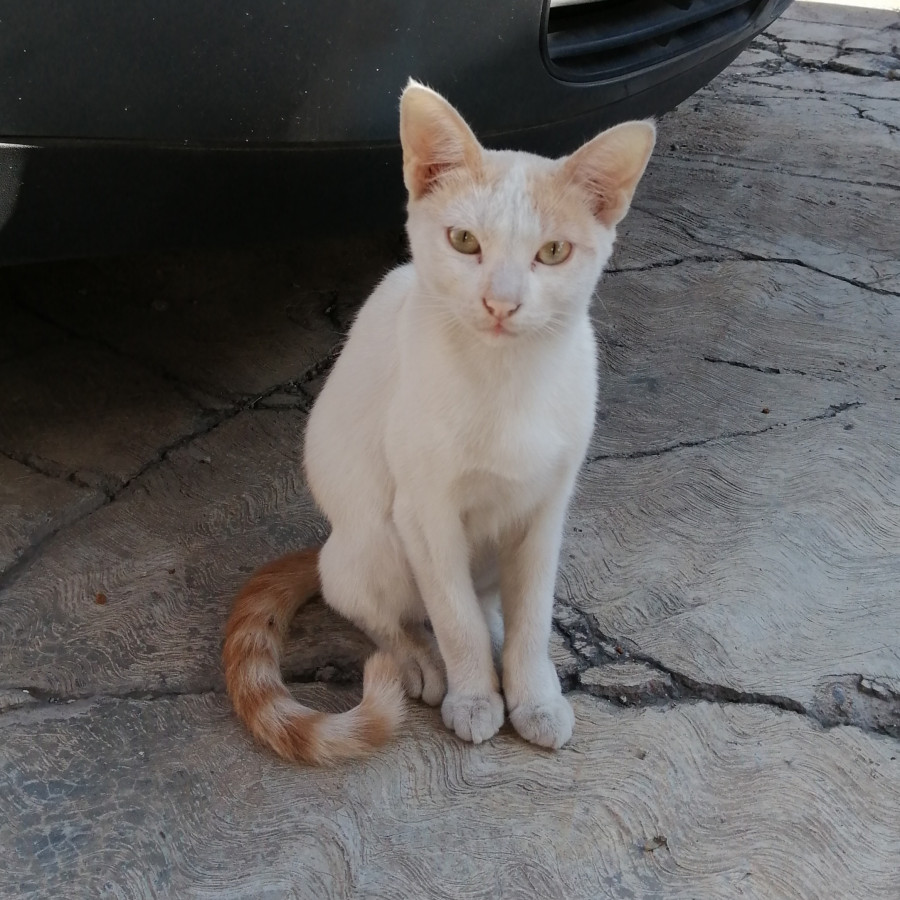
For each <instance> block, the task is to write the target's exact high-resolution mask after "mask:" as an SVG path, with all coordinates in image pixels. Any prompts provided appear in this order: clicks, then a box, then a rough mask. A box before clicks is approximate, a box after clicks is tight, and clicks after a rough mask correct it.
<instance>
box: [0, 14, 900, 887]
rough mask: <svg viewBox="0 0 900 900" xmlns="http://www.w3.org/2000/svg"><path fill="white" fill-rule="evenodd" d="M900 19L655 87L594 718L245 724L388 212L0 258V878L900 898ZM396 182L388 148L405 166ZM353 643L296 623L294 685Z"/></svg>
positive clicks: (624, 251)
mask: <svg viewBox="0 0 900 900" xmlns="http://www.w3.org/2000/svg"><path fill="white" fill-rule="evenodd" d="M898 24H900V15H898V14H897V13H889V12H878V11H874V10H865V9H857V10H846V9H843V8H841V7H836V6H821V5H812V4H806V3H797V4H795V5H794V6H793V7H792V8H791V9H790V10H789V12H788V14H787V15H786V16H785V17H784V18H783V19H781V20H780V21H779V22H778V23H776V25H775V26H774V27H773V29H772V30H771V31H770V32H769V33H768V34H766V35H763V36H762V37H761V38H760V39H759V40H758V41H756V42H755V43H754V45H753V46H752V47H751V48H749V49H748V50H747V52H745V53H744V54H743V55H742V56H741V57H740V58H739V59H738V60H736V62H735V64H734V65H733V66H732V67H731V68H730V69H729V70H728V71H726V72H725V73H724V74H723V75H722V76H721V77H720V78H718V79H717V80H716V81H715V82H714V83H713V84H712V85H710V86H709V87H708V88H707V89H705V90H703V91H701V92H700V93H699V94H698V95H696V96H695V97H694V98H692V99H691V100H690V101H688V102H687V103H685V104H684V105H683V106H682V108H680V109H679V110H677V111H675V112H674V113H673V114H671V115H670V116H668V117H667V118H665V119H664V120H663V121H662V123H661V128H660V143H659V151H658V154H657V156H656V157H655V158H654V161H653V164H652V166H651V169H650V171H649V172H648V175H647V178H646V180H645V182H644V184H643V185H642V187H641V190H640V192H639V196H638V197H637V198H636V203H635V208H634V210H633V212H632V214H631V215H630V216H629V218H628V219H626V221H625V222H624V223H623V226H622V227H621V229H620V244H619V247H618V249H617V251H616V254H615V257H614V259H613V261H612V264H611V266H610V269H609V272H608V274H607V276H606V278H605V280H604V282H603V284H602V285H601V290H600V292H599V295H598V302H597V304H596V309H595V322H596V326H597V332H598V340H599V345H600V350H601V380H600V397H599V407H598V427H597V431H596V434H595V436H594V440H593V443H592V447H591V451H590V456H589V462H588V464H587V465H586V467H585V470H584V473H583V477H582V479H581V482H580V484H579V489H578V493H577V496H576V498H575V502H574V503H573V508H572V510H571V514H570V516H569V522H568V525H567V530H566V534H565V540H564V547H563V553H562V560H561V567H560V576H559V581H558V584H557V604H556V614H555V620H554V629H553V638H552V644H551V649H552V655H553V658H554V661H555V663H556V665H557V669H558V671H559V673H560V677H561V679H562V681H563V684H564V686H565V689H566V690H567V692H568V694H569V696H570V698H571V699H572V701H573V704H574V706H575V710H576V716H577V726H576V732H575V736H574V738H573V741H572V743H571V744H570V745H569V746H567V747H566V748H564V749H563V750H562V751H561V752H559V753H558V754H545V753H543V752H538V751H536V750H535V749H533V748H531V747H528V746H526V745H524V744H523V743H522V742H521V741H519V740H518V739H517V738H516V736H515V734H514V733H513V732H512V731H511V730H510V729H509V728H508V727H506V728H504V730H503V731H502V732H501V734H500V735H499V736H498V737H497V738H496V739H495V740H494V741H491V742H489V743H488V744H486V745H482V746H480V747H471V746H467V745H463V744H462V743H460V742H459V741H457V740H456V739H455V738H454V737H452V736H451V735H449V734H448V733H447V732H446V730H445V729H444V728H443V726H442V724H441V723H440V717H439V715H437V714H436V713H435V712H433V711H431V710H427V709H423V708H418V707H416V708H414V710H413V712H412V715H411V717H410V720H409V721H408V723H407V724H406V726H405V727H404V730H403V733H402V735H401V736H400V738H399V740H398V742H397V743H396V744H395V745H393V746H392V747H390V748H388V749H386V750H385V751H384V752H382V753H379V754H378V755H376V756H375V757H373V758H372V759H370V760H368V761H365V762H363V763H360V764H354V765H351V766H346V767H343V768H341V769H337V770H330V771H329V770H317V771H307V770H303V771H301V770H298V769H296V768H294V767H290V766H286V765H283V764H281V763H279V762H277V761H276V760H274V759H272V758H271V757H270V756H269V755H267V754H266V753H263V752H262V751H260V750H259V749H258V748H256V747H254V746H253V744H252V742H251V741H250V740H248V738H247V737H246V735H245V734H244V732H243V731H242V730H241V729H240V728H239V727H238V725H237V724H236V722H235V721H234V719H233V717H232V716H231V714H230V712H229V709H228V704H227V699H226V698H225V696H224V694H223V689H224V685H223V679H222V675H221V670H220V662H219V653H220V642H221V630H222V626H223V624H224V621H225V618H226V616H227V611H228V604H229V600H230V598H231V597H232V596H233V594H234V592H235V590H236V588H237V587H238V585H239V584H240V582H241V580H242V579H243V578H244V577H246V574H247V573H248V572H249V571H251V570H252V569H253V568H254V567H255V566H256V565H257V564H258V563H260V562H261V561H263V560H265V559H268V558H270V557H272V556H274V555H276V554H278V553H280V552H283V551H284V550H286V549H288V548H290V547H295V546H298V545H302V544H306V543H310V542H313V541H316V540H319V539H321V537H322V536H323V534H324V523H323V522H322V520H321V518H320V517H319V516H318V514H317V512H316V510H315V509H314V507H313V505H312V503H311V501H310V498H309V495H308V493H307V492H306V489H305V486H304V484H303V480H302V473H301V472H300V470H299V466H298V460H299V445H300V440H301V435H302V432H303V427H304V424H305V420H306V415H307V414H308V411H309V407H310V404H311V402H312V400H313V399H314V397H315V395H316V393H317V391H318V389H319V387H320V386H321V384H322V381H323V380H324V378H325V377H326V376H327V373H328V370H329V369H330V366H331V365H332V364H333V361H334V359H335V357H336V355H337V353H338V352H339V349H340V341H341V337H342V334H343V333H344V332H345V331H346V328H347V325H348V323H349V322H350V321H351V318H352V315H353V313H354V310H355V309H356V307H357V306H358V304H359V302H360V301H361V300H362V299H363V298H364V297H365V295H366V293H367V292H368V290H369V289H370V288H371V286H372V285H373V284H374V283H375V281H376V280H377V279H378V278H379V277H380V275H381V274H382V273H383V272H384V271H385V269H386V268H388V267H389V266H391V265H393V264H394V263H395V262H396V260H397V259H398V258H400V256H401V255H402V252H403V251H402V244H401V242H400V239H399V237H398V236H396V235H390V236H385V237H383V238H382V237H376V238H371V239H366V240H359V241H357V242H355V243H354V242H350V241H336V242H332V243H327V242H323V243H321V244H317V245H315V246H311V245H309V244H307V245H304V246H302V247H298V248H294V249H293V250H289V251H288V250H274V249H273V250H267V251H242V252H236V253H228V254H205V255H196V254H195V255H178V254H174V255H167V256H164V257H155V258H152V259H140V260H123V261H109V262H92V263H65V264H58V265H50V266H40V267H31V268H22V269H11V270H7V271H3V272H0V292H2V301H0V377H2V383H3V384H4V386H5V388H6V389H5V390H4V392H3V394H2V396H0V502H2V505H3V516H2V520H0V734H2V738H0V772H2V777H3V788H2V790H0V897H11V898H12V897H17V898H18V897H27V898H45V897H56V896H66V897H96V896H104V897H105V896H110V897H122V898H130V897H177V898H182V897H186V898H188V897H189V898H194V897H196V898H200V897H216V898H221V897H234V898H262V897H271V898H275V897H303V898H310V900H313V898H315V900H321V898H324V897H348V898H349V897H384V898H387V897H391V898H395V897H444V898H456V897H462V896H465V897H484V898H488V897H499V896H503V897H560V898H566V900H571V898H597V897H609V898H620V897H635V898H638V897H664V898H668V897H672V898H675V897H694V898H701V897H702V898H707V897H708V898H717V900H718V898H730V897H748V896H749V897H761V898H782V897H783V898H788V897H791V898H794V897H809V898H817V900H818V898H822V897H841V898H860V900H862V898H865V900H869V898H880V897H884V898H891V900H894V898H896V896H897V887H896V885H897V877H896V871H897V869H896V859H897V854H898V853H900V825H898V819H897V812H896V810H897V809H898V806H900V763H898V759H897V757H898V750H900V746H898V741H900V650H898V648H900V607H898V604H897V602H896V585H897V584H898V582H900V552H898V549H900V504H898V499H897V498H898V496H900V493H898V488H900V430H898V424H897V423H898V407H897V402H898V400H900V376H898V369H897V348H898V343H900V318H898V312H897V298H898V296H900V239H898V237H897V229H896V222H895V220H896V213H895V211H894V207H895V206H896V202H897V199H896V198H897V191H898V190H900V181H898V159H900V155H898V150H900V143H898V141H900V138H898V133H897V129H898V125H900V106H898V105H897V101H898V100H900V81H897V80H895V76H894V75H893V74H892V73H893V72H894V69H895V68H896V59H897V49H896V43H897V35H898V33H900V32H898ZM398 177H399V176H398ZM370 650H371V647H370V645H369V644H368V642H367V640H366V639H365V638H364V637H362V636H361V635H360V634H359V633H357V632H356V631H355V630H354V629H353V628H351V627H350V626H349V625H347V624H346V623H344V622H342V621H340V620H339V619H338V618H337V617H336V616H334V615H333V614H332V613H331V612H330V611H329V610H328V609H327V608H325V607H324V606H323V605H322V604H320V603H313V604H311V605H310V606H309V607H308V608H307V609H306V610H304V612H303V614H302V615H301V616H300V617H298V620H297V622H296V626H295V629H294V631H293V633H292V636H291V639H290V642H289V647H288V653H287V657H286V660H285V666H284V669H285V676H286V678H287V680H288V682H289V683H290V684H291V686H292V690H294V691H295V692H296V693H297V694H298V696H303V697H307V698H308V699H310V701H311V702H314V703H315V704H316V705H318V706H321V707H322V708H342V707H344V706H346V705H347V704H349V703H352V702H353V701H354V698H355V697H357V696H358V685H359V678H360V671H361V664H362V661H363V660H364V659H365V657H366V655H367V654H368V653H369V652H370Z"/></svg>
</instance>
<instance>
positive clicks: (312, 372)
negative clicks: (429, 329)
mask: <svg viewBox="0 0 900 900" xmlns="http://www.w3.org/2000/svg"><path fill="white" fill-rule="evenodd" d="M336 357H337V351H336V350H335V348H332V349H331V350H329V352H328V354H327V355H326V356H325V357H324V358H323V359H320V360H318V361H317V362H315V363H313V364H312V365H311V366H310V367H309V368H308V369H307V370H306V371H305V372H304V373H303V374H302V375H301V376H299V378H293V379H290V380H288V381H286V382H283V383H281V384H276V385H273V386H272V387H270V388H267V389H266V390H265V391H263V392H262V393H260V394H257V395H255V396H253V397H249V398H243V399H241V400H239V401H237V402H234V403H233V404H232V405H231V406H230V407H228V408H226V409H220V410H214V411H206V413H207V415H206V417H205V418H206V421H205V422H203V424H202V425H200V427H198V428H194V429H192V430H191V431H189V432H186V433H185V434H182V435H180V436H179V437H177V438H175V439H174V440H172V441H170V442H169V443H168V444H166V445H164V446H163V447H161V448H160V449H159V450H157V452H156V453H155V454H154V455H153V456H152V457H151V458H150V459H148V460H147V461H146V462H145V463H144V464H143V465H142V466H141V467H140V468H139V469H137V471H135V472H134V474H133V475H130V476H129V477H128V478H125V479H123V480H122V481H121V482H118V483H117V484H116V485H114V486H113V487H106V488H104V489H101V490H102V493H101V495H100V500H99V502H98V503H97V505H96V506H93V507H92V508H90V509H86V510H84V511H82V513H81V514H80V515H77V516H75V517H74V518H72V519H70V520H68V521H64V522H61V523H60V524H59V525H58V526H57V527H56V528H53V529H51V530H48V531H47V532H45V533H44V534H43V536H42V537H41V538H40V539H39V540H38V541H36V542H34V543H33V544H31V545H29V546H28V547H27V548H26V549H25V550H24V551H23V552H22V554H21V555H20V556H19V557H18V558H17V559H16V560H15V562H13V563H11V564H10V565H9V566H7V567H6V568H5V569H4V570H2V571H0V590H4V589H6V588H9V587H11V586H12V585H13V584H14V583H15V582H16V580H17V579H18V578H19V577H21V575H22V574H23V573H24V572H25V571H26V570H27V569H28V568H29V567H30V565H31V564H32V563H33V562H34V560H35V559H36V558H37V556H38V555H39V554H40V551H41V550H42V549H43V547H44V545H45V544H46V543H47V542H48V541H50V540H52V539H53V538H55V537H56V536H57V535H59V534H60V533H61V532H63V531H64V530H66V529H68V528H71V527H72V526H73V525H77V524H78V523H80V522H82V521H84V520H85V519H87V518H88V517H89V516H91V515H93V514H94V513H95V512H97V510H99V509H104V508H105V507H106V506H109V504H111V503H114V502H115V501H116V500H117V499H118V498H119V497H120V496H121V495H122V493H123V492H124V491H125V490H126V489H127V488H128V487H129V486H131V485H132V484H135V483H136V482H138V481H139V480H140V479H141V478H142V477H143V476H144V475H146V474H147V472H150V471H152V470H154V469H156V468H157V467H158V466H160V465H161V464H162V463H164V462H165V461H166V460H167V459H168V458H169V456H171V454H172V453H174V452H176V451H177V450H181V449H183V448H184V447H187V446H189V445H190V444H192V443H193V442H194V441H195V440H197V439H198V438H201V437H205V436H206V435H208V434H211V433H212V432H213V431H215V429H216V428H218V427H219V426H220V425H222V424H224V423H225V422H228V421H230V420H231V419H234V418H235V417H236V416H238V415H240V414H241V413H242V412H245V411H247V410H253V409H256V408H257V406H258V405H259V404H260V402H261V401H263V400H265V399H266V398H267V397H270V396H272V395H273V394H275V393H277V392H278V391H285V390H289V389H292V388H301V387H302V385H303V384H306V383H307V382H309V381H311V380H313V379H314V378H317V377H319V376H320V375H321V374H322V372H323V371H327V370H328V369H330V367H331V366H332V365H333V364H334V359H335V358H336Z"/></svg>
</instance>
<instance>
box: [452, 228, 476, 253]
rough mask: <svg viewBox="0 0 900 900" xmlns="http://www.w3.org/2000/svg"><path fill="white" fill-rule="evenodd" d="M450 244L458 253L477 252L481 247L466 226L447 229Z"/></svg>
mask: <svg viewBox="0 0 900 900" xmlns="http://www.w3.org/2000/svg"><path fill="white" fill-rule="evenodd" d="M447 239H448V240H449V241H450V246H451V247H452V248H453V249H454V250H458V251H459V252H460V253H468V254H472V253H477V252H478V251H479V250H480V249H481V244H479V243H478V238H477V237H475V235H474V234H472V232H471V231H469V230H468V229H466V228H450V229H448V230H447Z"/></svg>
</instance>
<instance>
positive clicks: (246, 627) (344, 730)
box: [222, 548, 406, 764]
mask: <svg viewBox="0 0 900 900" xmlns="http://www.w3.org/2000/svg"><path fill="white" fill-rule="evenodd" d="M318 561H319V550H318V548H313V549H308V550H299V551H297V552H295V553H289V554H287V555H286V556H282V557H281V558H280V559H276V560H274V561H273V562H270V563H268V564H267V565H265V566H263V567H262V568H260V569H258V570H257V571H256V572H254V574H253V575H252V576H251V577H250V580H249V581H248V582H247V583H246V584H245V585H244V587H243V589H242V590H241V592H240V593H239V594H238V596H237V599H236V600H235V601H234V606H233V608H232V610H231V616H230V618H229V619H228V626H227V628H226V632H225V646H224V649H223V653H222V656H223V660H224V663H225V683H226V685H227V687H228V695H229V696H230V697H231V702H232V703H233V704H234V708H235V711H236V712H237V714H238V716H239V717H240V719H241V720H242V721H243V723H244V724H245V725H246V726H247V728H248V729H249V730H250V733H251V734H252V735H253V736H254V737H255V738H256V739H257V740H258V741H259V742H260V743H261V744H265V745H266V746H267V747H270V748H271V749H272V750H274V751H275V752H276V753H277V754H278V755H279V756H280V757H282V758H283V759H288V760H293V761H295V762H305V763H313V764H321V763H329V762H336V761H337V760H340V759H349V758H353V757H359V756H365V755H367V754H368V753H371V752H372V751H373V750H375V749H376V748H377V747H380V746H381V745H382V744H384V743H385V742H386V741H387V740H388V739H389V738H390V737H391V736H392V735H393V733H394V732H395V731H396V729H397V727H398V726H399V724H400V722H401V721H402V719H403V715H404V712H405V709H406V700H405V695H404V693H403V688H402V686H401V684H400V675H399V672H398V671H397V667H396V665H395V664H394V661H393V659H391V657H390V656H389V655H388V654H386V653H382V652H378V653H375V654H374V655H373V656H371V657H370V658H369V659H368V661H367V662H366V665H365V670H364V672H363V696H362V701H361V702H360V704H359V705H358V706H356V707H354V708H353V709H351V710H348V711H347V712H343V713H324V712H318V711H316V710H314V709H310V708H309V707H307V706H303V705H302V704H300V703H298V702H297V701H296V700H294V698H293V697H292V696H291V695H290V693H289V692H288V689H287V687H285V684H284V681H283V680H282V678H281V670H280V668H279V663H280V660H281V648H282V644H283V643H284V637H285V635H286V633H287V630H288V627H289V626H290V623H291V620H292V619H293V618H294V615H295V614H296V612H297V610H298V609H300V607H301V606H302V605H303V604H304V603H306V601H307V600H309V599H310V598H311V597H312V596H314V595H315V594H316V593H318V591H319V588H320V582H319V567H318Z"/></svg>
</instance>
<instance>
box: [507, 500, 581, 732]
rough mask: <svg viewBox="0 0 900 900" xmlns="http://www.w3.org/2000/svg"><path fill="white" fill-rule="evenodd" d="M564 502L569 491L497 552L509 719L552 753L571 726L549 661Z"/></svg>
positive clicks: (571, 717) (569, 712)
mask: <svg viewBox="0 0 900 900" xmlns="http://www.w3.org/2000/svg"><path fill="white" fill-rule="evenodd" d="M567 500H568V492H567V491H564V490H560V493H559V496H557V497H554V499H553V500H552V501H550V502H548V503H547V504H546V505H545V506H544V507H543V508H542V509H540V510H539V512H538V514H537V515H536V516H535V517H534V519H532V521H531V522H530V523H529V525H528V529H527V531H526V532H525V533H524V534H520V535H519V536H518V538H517V539H515V540H511V541H510V542H509V543H508V544H507V545H505V546H504V547H502V548H501V553H500V585H501V589H500V592H501V597H502V602H503V620H504V623H505V626H506V639H505V643H504V647H503V692H504V696H505V698H506V706H507V709H508V710H509V719H510V721H511V722H512V724H513V727H514V728H515V729H516V731H518V732H519V734H520V735H522V737H523V738H525V739H526V740H527V741H531V742H532V743H534V744H539V745H541V746H542V747H553V748H557V747H561V746H562V745H563V744H565V743H566V741H568V740H569V738H570V737H571V736H572V729H573V727H574V725H575V716H574V714H573V712H572V707H571V705H570V704H569V701H568V700H566V698H565V697H563V695H562V690H561V688H560V684H559V676H558V675H557V674H556V668H555V667H554V665H553V663H552V662H551V660H550V628H551V625H552V619H553V588H554V585H555V581H556V569H557V565H558V563H559V549H560V545H561V542H562V527H563V522H564V519H565V513H566V506H567Z"/></svg>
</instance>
